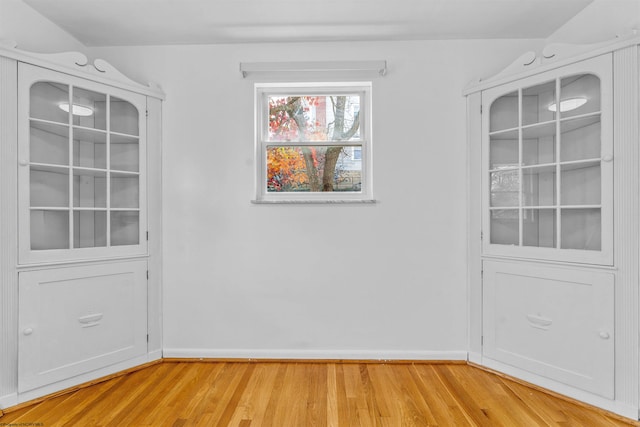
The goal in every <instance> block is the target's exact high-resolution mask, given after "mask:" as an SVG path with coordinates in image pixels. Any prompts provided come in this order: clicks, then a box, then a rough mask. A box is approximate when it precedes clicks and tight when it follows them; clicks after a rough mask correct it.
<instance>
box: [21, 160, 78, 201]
mask: <svg viewBox="0 0 640 427" xmlns="http://www.w3.org/2000/svg"><path fill="white" fill-rule="evenodd" d="M29 177H30V184H31V206H33V207H68V206H69V169H66V168H56V167H53V166H51V167H47V166H31V167H30V173H29Z"/></svg>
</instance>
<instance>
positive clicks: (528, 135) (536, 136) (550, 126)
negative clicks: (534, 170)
mask: <svg viewBox="0 0 640 427" xmlns="http://www.w3.org/2000/svg"><path fill="white" fill-rule="evenodd" d="M555 160H556V124H555V123H547V124H544V125H537V126H531V127H528V128H526V129H523V130H522V162H523V163H524V164H525V165H540V164H544V163H553V162H555Z"/></svg>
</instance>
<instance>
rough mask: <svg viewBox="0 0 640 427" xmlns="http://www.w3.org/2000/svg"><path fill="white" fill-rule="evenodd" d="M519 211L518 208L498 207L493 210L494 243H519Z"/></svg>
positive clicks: (492, 233)
mask: <svg viewBox="0 0 640 427" xmlns="http://www.w3.org/2000/svg"><path fill="white" fill-rule="evenodd" d="M518 212H519V211H518V209H496V210H492V211H491V243H492V244H498V245H517V244H519V237H518V230H519V224H518Z"/></svg>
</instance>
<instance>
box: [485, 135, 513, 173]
mask: <svg viewBox="0 0 640 427" xmlns="http://www.w3.org/2000/svg"><path fill="white" fill-rule="evenodd" d="M489 144H490V145H489V160H490V162H491V163H490V165H489V169H502V168H509V167H511V168H513V167H517V166H518V162H519V159H518V131H511V132H502V133H499V134H496V135H491V140H490V143H489Z"/></svg>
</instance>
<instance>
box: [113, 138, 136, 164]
mask: <svg viewBox="0 0 640 427" xmlns="http://www.w3.org/2000/svg"><path fill="white" fill-rule="evenodd" d="M111 170H120V171H129V172H138V171H139V170H140V144H139V142H138V138H135V137H131V136H123V135H111Z"/></svg>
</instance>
